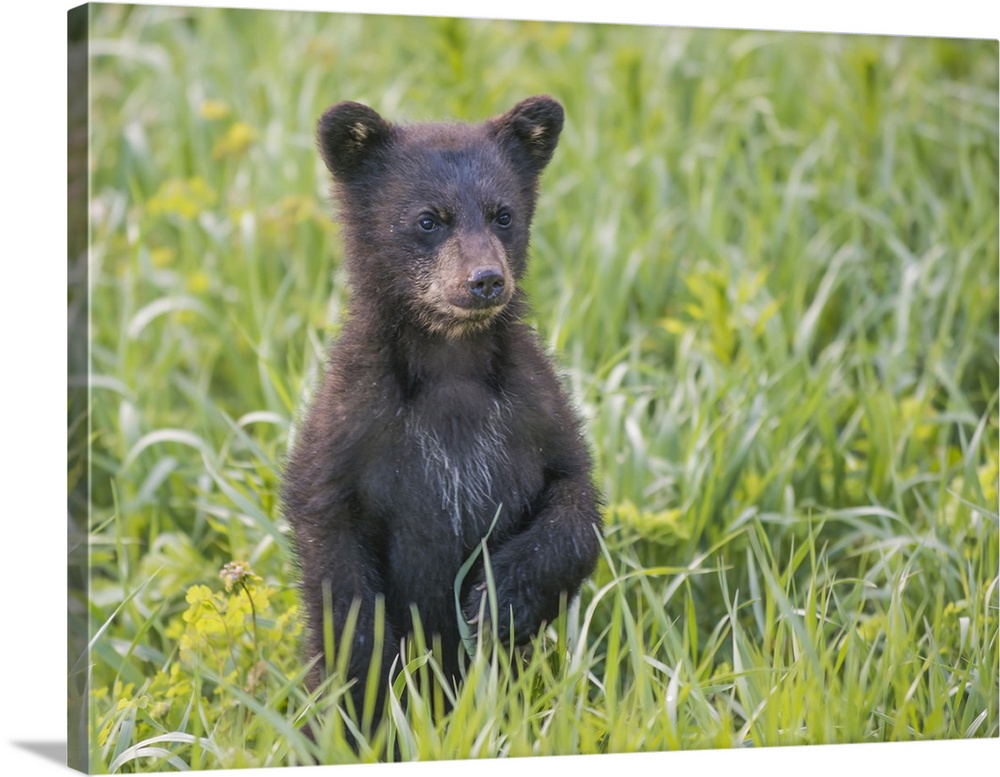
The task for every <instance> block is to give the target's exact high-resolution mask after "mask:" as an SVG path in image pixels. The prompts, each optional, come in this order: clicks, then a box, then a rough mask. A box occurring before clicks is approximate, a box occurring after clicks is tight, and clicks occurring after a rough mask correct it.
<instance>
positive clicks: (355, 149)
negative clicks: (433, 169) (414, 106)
mask: <svg viewBox="0 0 1000 777" xmlns="http://www.w3.org/2000/svg"><path fill="white" fill-rule="evenodd" d="M392 135H393V128H392V125H391V124H389V122H387V121H386V120H385V119H383V118H382V117H381V116H379V115H378V113H376V112H375V111H374V110H372V109H371V108H369V107H368V106H367V105H362V104H361V103H355V102H342V103H337V104H336V105H334V106H333V107H331V108H329V109H328V110H327V111H326V113H324V114H323V116H322V117H321V118H320V120H319V126H318V127H317V130H316V139H317V141H318V142H319V150H320V153H321V154H322V155H323V161H324V162H326V166H327V168H328V169H329V170H330V172H331V173H332V174H333V177H334V178H335V179H336V180H338V181H341V182H347V181H349V180H351V179H352V178H353V177H354V176H355V175H356V174H357V173H358V172H359V171H360V170H361V168H362V167H363V166H364V164H365V163H366V162H367V161H368V160H370V159H372V158H373V157H374V156H376V155H377V154H378V153H379V152H380V151H381V150H382V149H384V148H386V147H387V146H388V145H389V141H390V140H391V138H392Z"/></svg>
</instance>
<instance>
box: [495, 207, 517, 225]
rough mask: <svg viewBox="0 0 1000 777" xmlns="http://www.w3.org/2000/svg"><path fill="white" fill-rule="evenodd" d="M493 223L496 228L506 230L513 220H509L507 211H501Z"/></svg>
mask: <svg viewBox="0 0 1000 777" xmlns="http://www.w3.org/2000/svg"><path fill="white" fill-rule="evenodd" d="M494 221H495V222H496V225H497V226H498V227H503V228H504V229H506V228H507V227H509V226H510V224H511V222H512V221H513V219H512V218H511V215H510V213H509V212H508V211H506V210H502V211H500V212H499V213H498V214H497V216H496V218H495V219H494Z"/></svg>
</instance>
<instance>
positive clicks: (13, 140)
mask: <svg viewBox="0 0 1000 777" xmlns="http://www.w3.org/2000/svg"><path fill="white" fill-rule="evenodd" d="M143 1H144V2H145V1H146V0H143ZM162 4H180V3H162ZM189 4H192V5H236V6H240V7H258V8H284V9H290V10H305V11H309V10H313V11H315V10H326V11H351V12H357V11H360V10H364V11H366V12H391V13H404V14H421V15H435V16H437V15H441V16H455V15H464V16H479V17H485V18H491V17H492V18H495V17H505V18H536V19H560V20H566V21H604V22H628V23H642V24H670V25H675V26H701V27H730V28H734V27H737V28H761V29H784V30H818V31H829V32H868V33H872V32H879V33H894V34H907V35H930V36H953V37H977V38H992V39H996V38H997V37H998V29H1000V25H998V17H1000V13H998V10H997V8H998V6H1000V3H996V2H995V0H990V1H988V2H972V0H938V2H934V3H923V2H900V1H899V0H895V1H893V2H879V1H878V0H867V2H859V1H858V0H841V1H840V2H835V3H828V4H827V3H824V4H822V5H820V4H817V3H803V2H799V3H794V2H777V1H776V0H754V2H747V1H746V0H744V2H739V1H738V0H731V1H729V2H723V1H722V0H700V2H697V3H694V2H689V3H684V4H683V6H684V7H672V4H666V3H664V4H662V5H663V6H664V7H663V8H658V6H660V5H661V4H660V3H655V2H651V1H650V0H616V2H614V3H605V4H597V3H593V2H576V3H573V4H571V5H570V6H569V7H568V8H567V7H565V6H559V5H557V4H556V3H555V2H553V1H552V0H542V1H539V0H533V2H524V1H523V0H506V2H503V3H485V2H482V1H481V0H466V2H446V1H445V0H440V1H439V2H427V1H426V0H420V2H414V3H409V4H404V3H401V2H387V1H378V0H375V1H374V2H369V3H367V4H361V3H346V2H332V1H328V2H321V1H319V0H297V1H295V2H289V1H288V0H269V1H266V2H246V1H245V0H244V1H242V2H241V1H240V0H234V2H231V3H220V2H217V1H216V2H211V1H210V0H209V1H206V0H201V1H200V2H192V3H189ZM72 5H73V3H66V2H55V0H14V2H7V3H5V4H4V10H3V14H2V17H0V36H2V37H0V57H2V68H0V77H2V90H0V110H2V113H0V133H2V143H0V150H2V156H0V206H2V207H0V333H2V341H0V365H2V367H0V484H2V497H0V509H2V510H3V512H2V514H0V571H2V575H3V578H2V585H0V597H2V598H3V601H2V604H0V644H2V648H0V650H2V654H0V706H2V709H0V716H2V721H3V725H2V728H0V766H2V767H3V768H2V773H3V774H4V775H16V776H17V777H20V775H35V774H39V775H48V774H58V773H63V772H64V771H65V766H63V763H64V759H65V746H66V722H65V709H66V704H65V666H66V659H65V645H66V636H65V633H66V632H65V628H66V627H65V621H66V616H65V599H66V596H65V584H66V572H65V550H66V529H65V526H66V519H65V510H66V467H65V461H66V426H65V419H66V389H65V375H66V367H65V365H66V345H65V343H66V292H65V285H66V253H65V246H66V225H65V220H66V46H65V41H66V12H67V11H68V9H69V8H71V7H72ZM990 763H992V764H993V767H991V768H995V766H996V764H997V763H1000V740H996V739H994V740H990V741H982V740H978V741H973V742H944V743H916V744H906V745H884V746H872V745H848V746H836V747H823V748H782V749H768V750H757V751H752V750H741V751H738V752H737V751H724V752H711V753H708V752H702V753H671V754H637V755H623V756H603V757H587V758H580V757H576V758H566V759H559V763H558V764H556V763H555V762H554V761H553V759H524V760H518V761H516V762H511V761H507V762H501V761H481V762H478V763H476V764H475V765H474V766H473V765H472V764H470V763H468V762H466V763H461V762H453V763H448V764H420V765H413V766H406V767H402V768H400V767H393V766H377V767H361V771H358V769H349V770H348V771H349V772H350V773H352V774H364V775H377V774H406V775H444V776H445V777H446V776H447V775H452V774H455V775H457V774H460V773H465V774H468V773H469V770H470V768H475V770H476V772H477V777H479V775H480V774H484V775H501V774H505V775H506V774H509V772H510V770H511V769H517V770H518V771H522V770H525V771H527V772H528V773H531V774H542V773H546V772H550V771H552V770H553V769H554V768H557V769H559V771H563V770H564V769H578V770H580V771H582V772H583V773H585V774H586V773H590V772H592V771H594V770H597V769H601V770H607V769H609V768H611V769H615V768H617V769H628V770H630V771H633V772H636V773H640V774H642V773H648V774H661V773H664V772H668V773H681V774H683V773H686V772H690V771H694V770H698V771H699V772H707V773H708V774H714V773H718V772H723V771H727V772H728V771H732V772H737V771H738V772H739V773H740V774H747V773H751V774H758V773H760V774H769V775H770V774H777V775H780V774H787V773H789V772H790V771H792V770H796V771H798V770H801V771H803V772H808V773H809V774H810V777H812V776H813V775H826V774H830V775H834V774H836V775H838V777H841V776H842V775H844V774H848V775H851V777H853V775H852V774H851V772H850V771H847V770H853V774H859V775H864V774H886V773H889V774H905V775H919V774H947V773H949V772H968V771H971V770H977V771H979V770H981V768H982V766H984V765H988V764H990ZM320 771H322V772H325V773H330V772H333V771H336V767H315V768H305V767H303V768H302V769H299V770H296V771H295V772H294V773H295V774H303V775H305V774H316V773H319V772H320ZM340 771H344V769H343V768H341V769H340ZM288 773H289V774H291V773H292V772H288ZM213 774H233V775H237V774H238V775H241V776H244V777H258V775H274V774H276V772H275V771H274V770H242V771H239V772H236V771H233V772H228V771H227V772H214V773H213Z"/></svg>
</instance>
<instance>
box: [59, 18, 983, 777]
mask: <svg viewBox="0 0 1000 777" xmlns="http://www.w3.org/2000/svg"><path fill="white" fill-rule="evenodd" d="M91 9H92V11H91V13H92V15H91V35H90V66H91V81H90V99H91V118H92V124H91V136H90V143H91V147H90V173H91V212H90V219H91V252H90V266H89V272H90V276H89V277H90V283H91V295H92V296H91V308H92V352H91V360H92V362H91V369H92V386H93V390H92V421H93V436H92V464H93V474H94V480H93V495H92V499H93V512H92V523H91V527H90V532H89V534H90V546H91V556H92V564H93V585H92V591H91V598H90V601H89V602H87V606H88V607H89V611H90V615H91V618H92V623H93V626H94V630H95V637H94V641H93V645H94V652H93V656H92V666H91V669H90V688H91V698H92V705H91V712H90V716H91V717H90V725H91V738H92V749H91V759H92V762H91V767H92V768H94V769H96V770H98V771H138V770H150V769H161V768H165V769H175V768H181V767H183V766H191V767H193V768H212V767H233V766H267V765H283V764H293V763H303V762H308V761H310V759H313V758H318V759H320V760H327V761H330V760H337V761H346V760H353V759H355V758H361V759H362V760H374V759H377V758H383V759H384V758H393V757H396V756H399V757H402V758H414V757H419V758H466V757H477V756H495V755H523V754H549V753H572V752H625V751H631V750H659V749H673V748H682V747H683V748H699V747H730V746H740V745H747V744H753V745H758V746H763V745H778V744H816V743H828V742H860V741H889V740H902V739H937V738H955V737H965V736H976V737H982V736H991V737H995V736H997V735H998V733H1000V728H998V675H997V664H998V627H997V625H998V585H997V582H998V547H997V545H998V534H997V479H998V465H997V462H998V420H997V418H998V411H997V387H998V382H1000V378H998V347H1000V346H998V318H1000V310H998V295H1000V289H998V258H997V257H998V252H997V245H998V207H1000V206H998V176H997V168H998V145H997V144H998V105H997V90H998V48H997V43H996V41H973V40H945V39H921V38H910V39H902V38H889V37H877V36H838V35H825V34H790V33H766V32H746V31H744V32H740V31H724V30H685V29H672V28H639V27H627V26H610V25H579V24H573V25H571V24H557V23H542V22H495V21H471V20H457V19H444V18H441V19H424V18H399V17H375V16H360V15H336V14H307V13H292V12H260V11H234V10H223V9H195V8H166V7H142V6H135V7H130V6H118V5H95V6H91ZM536 93H548V94H552V95H554V96H556V97H557V98H558V99H560V100H561V101H562V102H563V104H564V106H565V108H566V112H567V124H566V128H565V130H564V134H563V136H562V139H561V142H560V146H559V149H558V151H557V153H556V156H555V159H554V160H553V163H552V164H551V166H550V167H549V168H548V170H547V171H546V173H545V176H544V180H543V182H542V198H541V201H540V204H539V208H538V214H537V217H536V222H535V229H534V235H533V258H532V262H533V265H532V270H531V273H530V277H529V278H528V280H527V285H528V290H529V292H530V294H531V297H532V299H533V301H534V311H533V316H534V318H533V322H532V323H533V324H534V325H536V326H537V328H538V330H539V331H540V332H541V334H542V336H543V337H544V339H545V340H546V341H547V342H548V343H549V344H550V345H551V347H552V349H553V351H554V353H556V355H557V359H558V361H559V364H560V366H561V367H562V369H563V370H564V372H565V374H566V377H567V381H568V383H569V384H570V386H571V387H572V389H573V392H574V395H575V397H576V398H577V401H578V402H579V404H580V407H581V409H582V411H583V412H584V413H585V415H586V417H587V418H588V427H589V431H590V437H591V441H592V445H593V449H594V452H595V455H596V458H597V461H598V470H597V478H598V482H599V485H600V486H601V488H602V490H603V492H604V494H605V496H606V498H607V502H608V514H607V531H606V545H607V549H606V551H607V552H606V554H605V557H604V559H603V560H602V562H601V565H600V568H599V569H598V571H597V573H596V574H595V576H594V579H593V580H592V581H590V582H589V583H588V584H587V586H586V587H585V589H584V592H583V595H582V598H581V603H580V610H581V612H580V615H579V617H578V618H574V617H572V615H570V616H567V617H566V618H565V619H561V620H560V622H559V623H558V624H555V625H554V626H553V628H552V629H550V630H549V633H548V634H547V635H544V638H543V639H541V640H540V641H539V643H538V644H537V645H536V649H535V651H534V653H533V654H532V655H531V657H530V658H526V659H523V660H524V661H525V662H526V663H525V665H524V666H523V667H522V669H521V671H520V673H518V674H517V675H516V676H515V675H511V674H510V673H509V672H505V671H503V666H504V663H505V661H507V660H509V659H508V658H507V657H505V656H503V655H502V654H501V655H499V656H498V655H497V653H496V652H495V651H494V652H493V653H492V654H491V653H490V651H489V650H488V649H486V648H484V653H483V655H482V656H480V660H479V661H478V662H477V663H476V664H475V665H474V668H473V670H472V675H471V676H470V678H469V680H468V681H467V682H466V684H465V686H463V688H462V690H461V691H460V692H459V695H458V697H457V698H456V699H454V700H453V701H454V704H455V710H454V712H453V713H452V714H451V715H438V716H437V718H435V716H434V714H433V713H434V709H433V708H434V700H433V699H423V698H422V697H421V695H420V693H419V688H421V687H423V686H420V684H419V680H420V671H424V672H426V666H425V665H423V664H421V662H420V661H419V660H418V659H414V662H413V663H412V666H411V667H410V668H412V676H411V674H410V672H409V669H408V672H407V674H406V677H407V679H412V680H413V683H414V685H413V686H412V687H411V689H410V691H411V692H410V698H411V704H410V706H409V708H408V709H402V708H401V709H399V710H397V713H398V714H397V715H396V716H395V717H394V718H393V720H392V721H390V722H389V723H387V724H386V725H385V726H384V727H382V728H380V729H378V730H377V731H369V730H365V731H364V732H362V733H363V736H362V741H363V742H365V743H366V745H367V746H366V747H364V748H362V752H361V754H360V755H358V756H355V754H354V753H353V752H352V751H350V750H349V749H348V748H346V746H344V744H343V741H342V737H341V736H340V733H339V730H338V725H339V724H332V725H331V728H329V730H328V729H323V731H324V736H323V737H321V741H320V744H319V745H318V746H315V745H313V744H312V743H310V742H309V741H308V740H306V739H305V738H304V737H303V736H302V735H301V734H300V733H299V731H298V729H299V728H300V727H301V725H302V723H303V721H304V720H311V721H315V720H316V715H317V709H318V708H322V707H332V706H334V705H335V704H336V699H335V698H334V700H333V701H331V700H330V699H329V698H328V699H327V700H326V701H324V702H319V703H316V704H311V703H310V700H308V699H306V698H305V697H304V695H303V693H302V691H301V689H300V687H299V681H300V679H301V667H300V666H299V665H298V663H297V658H296V656H297V650H298V641H297V640H298V636H297V634H298V632H297V629H298V628H299V623H298V614H297V611H296V609H295V603H296V594H295V588H294V580H295V568H294V563H293V559H292V555H291V547H290V544H289V534H288V528H287V526H286V525H285V524H284V523H283V522H282V521H281V520H280V510H279V505H278V503H277V485H278V482H279V477H280V467H281V461H282V457H283V455H284V452H285V450H286V449H287V446H288V440H289V435H290V434H293V433H294V432H293V428H294V427H293V424H294V419H295V414H296V412H297V410H298V409H299V408H300V407H301V405H302V403H303V402H304V401H307V399H308V396H309V392H310V390H311V388H312V387H313V386H314V384H315V381H316V379H317V377H318V374H319V372H320V370H321V369H322V362H323V358H324V350H325V343H326V342H327V341H328V339H329V337H330V336H333V335H335V334H336V331H337V327H338V322H339V317H340V313H341V310H342V309H343V306H344V303H345V300H346V298H347V296H346V295H347V293H348V290H347V289H346V288H345V283H344V280H345V279H344V276H343V273H342V270H341V265H342V246H341V244H340V242H339V240H338V236H337V231H338V230H337V226H336V225H335V224H334V223H332V222H331V220H330V215H331V213H332V207H331V204H330V202H329V199H328V184H327V174H326V172H325V169H324V168H323V166H322V163H321V162H320V160H319V157H318V155H317V153H316V150H315V144H314V135H313V132H314V126H315V121H316V119H317V117H318V116H319V115H320V113H321V112H322V111H323V109H324V108H326V107H327V106H328V105H330V104H332V103H334V102H337V101H339V100H343V99H354V100H359V101H362V102H366V103H368V104H370V105H372V106H373V107H375V108H376V109H377V110H379V111H380V112H381V113H382V114H383V115H385V116H386V117H388V118H390V119H392V120H396V121H419V120H434V119H445V118H453V119H460V120H480V119H483V118H485V117H487V116H490V115H494V114H497V113H500V112H502V111H504V110H506V109H507V108H509V107H510V106H511V105H513V104H514V103H515V102H516V101H517V100H519V99H522V98H523V97H526V96H528V95H531V94H536ZM78 474H79V473H78ZM71 475H72V473H71ZM71 485H72V483H71ZM233 559H238V560H245V561H247V562H249V564H250V565H251V566H252V568H253V569H254V571H255V572H256V573H257V574H258V575H260V577H261V578H262V580H261V581H259V582H258V583H257V587H256V588H254V589H253V590H254V591H256V593H255V594H254V595H255V597H256V598H255V600H254V603H255V604H256V605H260V606H259V607H257V608H256V610H257V612H256V613H251V612H250V610H249V609H248V608H247V606H246V605H247V601H245V599H246V598H248V597H244V598H241V596H243V595H242V594H241V593H240V591H239V590H238V589H236V590H234V592H232V594H230V595H227V594H226V593H225V592H224V590H223V585H222V581H221V580H220V579H219V577H218V572H219V569H220V568H221V567H222V566H223V564H225V563H227V562H229V561H230V560H233ZM199 608H201V609H199ZM207 611H212V612H217V613H222V615H225V617H229V618H231V621H228V623H229V624H230V626H231V628H232V630H231V631H230V632H225V631H224V630H223V631H222V632H218V631H216V630H213V629H214V627H212V626H211V625H210V624H209V622H208V621H206V620H205V619H204V618H203V617H202V616H203V615H204V613H205V612H207ZM199 613H201V615H199ZM227 613H228V615H226V614H227ZM254 615H256V621H255V620H254ZM220 617H221V616H220ZM223 620H224V618H222V619H221V620H219V622H220V623H221V622H223ZM254 622H256V623H257V624H258V625H259V626H260V632H259V633H257V634H256V635H255V636H254V635H252V631H251V628H250V624H252V623H254ZM241 629H242V631H241ZM335 685H336V681H334V683H333V686H331V689H330V690H331V691H332V693H331V694H330V696H333V697H336V695H337V694H336V688H335V687H334V686H335ZM424 702H426V703H424ZM456 720H457V721H458V725H452V721H456ZM317 725H318V724H317ZM394 748H395V749H394Z"/></svg>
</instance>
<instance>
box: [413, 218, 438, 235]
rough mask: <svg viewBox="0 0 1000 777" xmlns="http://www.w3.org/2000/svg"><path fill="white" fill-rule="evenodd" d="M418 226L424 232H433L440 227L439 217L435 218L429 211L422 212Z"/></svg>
mask: <svg viewBox="0 0 1000 777" xmlns="http://www.w3.org/2000/svg"><path fill="white" fill-rule="evenodd" d="M417 226H418V227H420V229H421V230H422V231H424V232H433V231H434V230H435V229H437V228H438V226H439V225H438V222H437V219H435V218H434V217H433V216H432V215H430V214H429V213H422V214H421V215H420V218H418V219H417Z"/></svg>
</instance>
